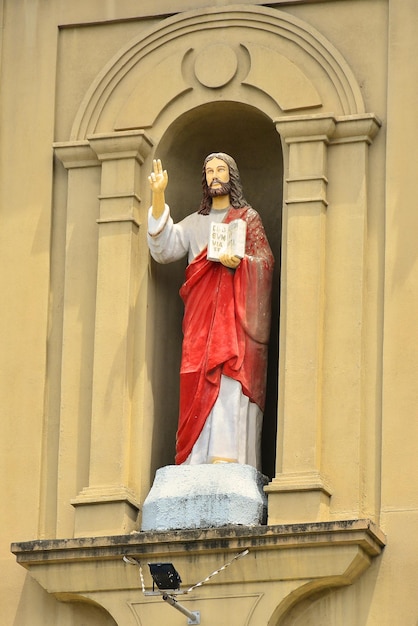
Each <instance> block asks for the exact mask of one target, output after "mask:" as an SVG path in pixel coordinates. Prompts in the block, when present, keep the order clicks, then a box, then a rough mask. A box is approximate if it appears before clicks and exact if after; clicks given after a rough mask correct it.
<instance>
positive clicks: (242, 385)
mask: <svg viewBox="0 0 418 626" xmlns="http://www.w3.org/2000/svg"><path fill="white" fill-rule="evenodd" d="M149 183H150V187H151V190H152V206H151V207H150V210H149V215H148V245H149V248H150V252H151V255H152V257H153V258H154V259H155V260H156V261H157V262H159V263H170V262H172V261H176V260H178V259H180V258H182V257H185V256H187V259H188V266H187V268H186V274H185V281H184V283H183V285H182V287H181V289H180V295H181V297H182V299H183V302H184V318H183V347H182V360H181V368H180V407H179V424H178V430H177V439H176V463H177V464H182V463H187V464H201V463H228V462H229V463H244V464H248V465H252V466H254V467H256V468H257V469H261V429H262V419H263V411H264V404H265V393H266V369H267V344H268V340H269V334H270V300H271V283H272V273H273V265H274V259H273V255H272V252H271V250H270V246H269V244H268V241H267V237H266V234H265V232H264V228H263V225H262V222H261V219H260V216H259V215H258V213H257V212H256V211H255V210H254V209H253V208H252V207H251V206H250V205H249V203H248V202H247V201H246V200H245V198H244V195H243V189H242V185H241V182H240V176H239V172H238V168H237V165H236V163H235V161H234V159H233V158H232V157H230V156H229V155H227V154H225V153H223V152H217V153H212V154H210V155H208V156H207V157H206V159H205V161H204V164H203V173H202V184H203V197H202V201H201V205H200V208H199V210H198V211H197V212H195V213H192V214H191V215H189V216H187V217H186V218H184V219H183V220H182V221H180V222H178V223H177V224H175V223H174V222H173V219H172V218H171V215H170V209H169V207H168V205H167V204H166V203H165V190H166V187H167V184H168V174H167V171H166V170H164V169H163V167H162V164H161V161H160V160H154V161H153V171H152V173H151V175H150V176H149ZM235 219H241V220H244V221H245V222H246V224H247V232H246V244H245V255H244V256H243V257H242V258H241V257H239V256H236V255H234V254H228V253H225V254H224V255H221V256H220V259H219V262H217V261H212V260H208V258H207V247H208V240H209V232H210V227H211V226H210V225H211V222H224V223H229V222H231V221H232V220H235Z"/></svg>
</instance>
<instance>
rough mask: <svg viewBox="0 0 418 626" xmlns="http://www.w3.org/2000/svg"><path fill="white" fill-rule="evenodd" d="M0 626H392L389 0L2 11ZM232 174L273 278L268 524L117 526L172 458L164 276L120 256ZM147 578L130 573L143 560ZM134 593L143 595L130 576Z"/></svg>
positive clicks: (404, 147) (413, 296)
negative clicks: (258, 219)
mask: <svg viewBox="0 0 418 626" xmlns="http://www.w3.org/2000/svg"><path fill="white" fill-rule="evenodd" d="M0 11H1V14H0V15H1V24H2V30H1V33H2V38H1V57H0V59H1V60H0V81H1V90H0V103H1V106H0V115H1V124H0V129H1V132H0V149H1V152H0V183H1V184H0V194H1V195H0V223H1V228H0V255H1V263H0V278H1V286H2V296H3V297H2V299H1V316H0V320H1V324H0V333H1V338H2V341H1V345H2V350H1V353H0V354H1V356H0V358H1V376H0V398H1V403H0V406H1V410H2V418H1V422H0V423H1V429H2V430H1V437H0V441H1V448H2V452H1V472H0V477H1V478H0V480H1V484H2V490H3V494H4V502H3V506H2V507H1V513H0V520H1V524H0V532H1V536H2V547H1V557H0V558H1V560H2V572H3V576H2V582H1V584H0V592H1V596H0V597H1V598H2V609H3V610H2V615H3V617H2V620H4V624H5V625H7V626H26V625H28V624H31V626H38V625H39V626H41V625H42V626H46V625H47V626H49V625H55V624H60V626H81V625H83V624H89V625H90V624H91V625H93V626H95V625H96V624H97V626H99V625H101V624H105V625H110V624H112V625H114V624H118V625H124V626H125V625H126V626H130V625H132V626H135V625H138V624H140V625H141V626H148V625H149V624H152V623H155V622H159V623H172V624H174V625H177V624H179V625H180V624H183V623H185V621H187V617H185V615H182V614H181V613H180V612H176V611H174V610H173V609H172V608H171V607H169V606H167V604H166V603H165V602H163V601H162V600H161V597H160V596H148V595H144V594H143V593H142V588H141V587H142V581H141V578H140V577H139V575H138V571H137V568H136V567H132V566H131V565H130V564H127V563H126V562H125V561H124V560H123V556H126V555H129V556H132V557H134V558H135V559H137V560H139V561H140V562H141V563H146V562H148V561H150V562H157V561H158V562H161V561H163V562H166V561H170V562H171V561H172V562H174V563H175V566H176V568H178V570H179V571H180V572H181V575H182V578H183V583H184V587H185V588H187V587H190V586H192V585H193V584H194V583H196V582H197V581H199V580H203V579H204V578H205V577H206V576H207V574H208V573H210V572H213V571H217V570H218V569H219V568H220V567H221V566H222V565H223V564H224V563H226V562H229V561H230V560H231V559H233V558H234V556H236V555H237V554H239V553H241V552H242V551H243V550H246V549H248V554H247V555H246V556H245V558H242V559H239V560H238V561H237V562H234V563H231V566H230V567H228V569H227V570H225V571H221V572H219V574H217V575H216V577H213V579H211V580H210V581H208V582H207V583H206V584H204V585H203V586H201V587H199V588H197V589H195V590H194V591H193V592H192V593H190V594H186V595H184V596H182V600H181V601H182V603H183V604H184V605H185V606H186V607H187V609H188V610H189V611H192V612H195V611H199V612H200V620H201V621H200V623H202V624H218V625H219V626H222V625H224V624H228V626H243V625H248V626H261V625H264V624H265V625H266V626H302V625H303V626H310V625H312V626H313V625H314V624H315V625H318V624H319V625H321V626H386V625H388V626H389V624H390V625H391V626H393V625H396V626H398V625H399V626H416V624H417V619H418V602H417V599H416V587H417V582H418V574H417V567H416V561H417V556H416V555H417V552H418V545H417V540H416V538H415V535H414V530H415V528H416V527H417V524H418V495H417V489H416V478H415V477H416V474H417V469H418V468H417V458H418V455H417V441H418V437H417V435H418V432H417V430H418V425H417V420H416V418H415V416H416V414H417V411H418V396H417V392H416V389H417V385H416V381H415V378H416V372H417V370H418V355H417V350H416V349H415V345H416V343H417V342H416V341H415V334H417V335H418V329H417V328H418V327H417V324H416V323H415V317H416V315H415V312H416V308H417V304H418V260H417V254H416V241H415V240H416V236H415V233H416V228H415V226H418V217H417V214H416V213H417V212H416V210H415V202H416V200H415V199H416V197H417V195H418V194H417V191H418V189H417V187H418V182H417V177H416V176H415V172H414V169H415V167H414V166H415V164H416V163H417V162H418V145H417V140H418V132H417V130H416V124H415V123H414V121H413V115H414V113H415V108H416V103H417V102H418V86H417V82H416V80H415V79H414V76H415V73H414V69H415V67H416V63H417V62H416V56H417V55H416V54H415V52H418V43H417V38H416V33H415V31H416V28H415V25H416V23H417V19H418V7H417V5H416V3H415V2H414V0H402V2H401V1H400V0H281V1H277V2H269V3H264V2H258V1H255V2H245V1H244V2H241V3H229V2H226V1H219V2H217V3H216V6H213V5H212V4H210V3H209V4H208V3H207V2H206V1H205V0H194V1H193V2H187V1H186V0H176V1H173V0H171V1H169V0H159V1H158V2H155V1H152V0H143V1H142V2H140V3H138V2H136V1H135V0H122V1H118V2H116V0H113V1H112V0H109V1H108V2H105V3H104V2H101V1H100V0H88V1H84V2H82V1H78V0H76V1H74V2H71V3H68V2H62V1H60V0H17V1H16V0H3V1H2V2H1V3H0ZM213 151H224V152H227V153H230V154H232V155H233V156H234V158H235V159H236V161H237V163H238V166H239V169H240V173H241V177H242V181H243V185H244V189H245V194H246V196H247V198H248V200H249V201H250V202H251V204H252V205H253V206H254V207H255V208H256V209H257V210H258V211H259V213H260V214H261V216H262V218H263V222H264V224H265V227H266V231H267V234H268V238H269V241H270V244H271V247H272V250H273V252H274V255H275V259H276V269H275V277H274V288H273V305H272V312H273V325H272V332H271V339H270V346H269V371H268V386H267V396H268V401H267V407H266V412H265V417H264V429H263V473H264V474H265V475H266V476H267V477H268V484H267V486H266V488H265V491H266V494H267V500H268V513H267V524H266V525H262V526H256V527H245V526H239V527H236V526H234V527H224V528H209V529H207V528H202V529H185V530H184V529H183V530H179V531H171V532H140V528H141V526H140V524H141V507H142V504H143V502H144V499H145V498H146V496H147V494H148V493H149V490H150V487H151V485H152V481H153V479H154V475H155V472H156V470H157V469H158V468H159V467H163V466H166V465H170V464H172V463H173V459H174V441H175V431H176V425H177V405H178V366H179V354H180V345H181V316H182V308H181V301H180V299H179V297H178V293H177V292H178V287H179V286H180V284H181V280H182V275H183V271H184V265H181V264H174V265H173V266H170V267H169V268H167V267H164V268H160V267H159V266H157V265H156V264H155V263H154V262H152V261H151V259H150V256H149V252H148V248H147V244H146V216H147V210H148V206H149V203H150V192H149V188H148V183H147V176H148V174H149V172H150V171H151V164H152V159H153V158H161V159H162V160H163V163H164V165H165V167H167V169H168V171H169V177H170V186H169V189H168V192H167V197H168V202H169V204H170V206H171V207H172V211H173V215H174V217H175V219H176V220H177V219H180V218H181V217H183V216H184V215H186V214H188V213H190V212H192V211H194V210H196V208H197V206H198V203H199V198H200V193H201V189H200V177H201V167H202V163H203V159H204V157H205V156H206V155H207V154H208V153H210V152H213ZM144 570H145V568H144ZM144 576H145V580H144V585H145V587H147V588H149V587H150V586H151V579H149V578H148V573H147V572H145V571H144Z"/></svg>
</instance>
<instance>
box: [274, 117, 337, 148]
mask: <svg viewBox="0 0 418 626" xmlns="http://www.w3.org/2000/svg"><path fill="white" fill-rule="evenodd" d="M273 122H274V124H275V125H276V130H277V132H278V133H279V134H280V136H281V137H283V139H284V140H285V141H286V143H295V142H307V141H324V142H326V143H328V142H329V140H330V138H331V137H332V136H333V134H334V132H335V123H336V122H335V117H334V116H332V115H325V114H324V115H292V116H283V117H277V118H276V119H274V120H273Z"/></svg>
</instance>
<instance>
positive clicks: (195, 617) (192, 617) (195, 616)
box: [163, 593, 200, 624]
mask: <svg viewBox="0 0 418 626" xmlns="http://www.w3.org/2000/svg"><path fill="white" fill-rule="evenodd" d="M163 600H165V601H166V602H168V604H169V605H170V606H173V607H174V608H175V609H177V611H180V613H183V615H185V616H186V617H188V618H189V624H200V619H199V613H198V612H197V613H196V612H194V613H193V612H192V611H189V610H188V609H186V607H184V606H183V605H182V604H180V603H179V602H177V600H176V599H175V598H173V596H170V595H168V593H163Z"/></svg>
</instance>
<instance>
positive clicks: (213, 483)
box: [141, 463, 268, 531]
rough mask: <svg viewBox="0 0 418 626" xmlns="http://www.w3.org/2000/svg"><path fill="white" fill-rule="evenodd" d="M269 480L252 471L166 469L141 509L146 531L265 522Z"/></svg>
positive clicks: (234, 466)
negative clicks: (266, 489) (266, 486)
mask: <svg viewBox="0 0 418 626" xmlns="http://www.w3.org/2000/svg"><path fill="white" fill-rule="evenodd" d="M267 483H268V478H267V477H266V476H264V475H263V474H261V473H260V472H258V471H257V470H256V469H255V468H254V467H252V466H250V465H241V464H238V463H219V464H214V465H168V466H166V467H162V468H160V469H159V470H157V472H156V474H155V479H154V484H153V486H152V488H151V491H150V492H149V494H148V496H147V497H146V499H145V502H144V505H143V508H142V525H141V530H142V531H149V530H177V529H189V528H217V527H219V526H228V525H230V524H242V525H245V526H256V525H259V524H265V523H266V519H267V497H266V495H265V493H264V491H263V487H264V485H266V484H267Z"/></svg>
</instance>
